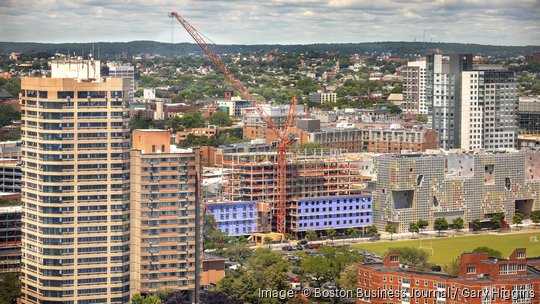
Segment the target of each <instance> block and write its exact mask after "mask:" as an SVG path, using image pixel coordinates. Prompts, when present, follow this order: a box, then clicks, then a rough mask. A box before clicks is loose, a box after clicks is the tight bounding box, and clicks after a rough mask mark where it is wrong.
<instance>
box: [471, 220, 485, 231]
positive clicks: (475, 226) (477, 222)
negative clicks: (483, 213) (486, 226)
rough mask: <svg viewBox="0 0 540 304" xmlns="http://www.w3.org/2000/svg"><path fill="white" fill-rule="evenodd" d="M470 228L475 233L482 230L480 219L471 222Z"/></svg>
mask: <svg viewBox="0 0 540 304" xmlns="http://www.w3.org/2000/svg"><path fill="white" fill-rule="evenodd" d="M470 227H471V229H472V230H473V231H478V230H480V229H481V228H482V224H481V223H480V220H479V219H474V220H472V221H471V223H470Z"/></svg>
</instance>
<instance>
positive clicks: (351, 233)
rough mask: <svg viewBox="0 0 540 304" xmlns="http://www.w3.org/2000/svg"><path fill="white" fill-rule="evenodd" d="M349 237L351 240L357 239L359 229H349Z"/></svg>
mask: <svg viewBox="0 0 540 304" xmlns="http://www.w3.org/2000/svg"><path fill="white" fill-rule="evenodd" d="M347 235H348V236H349V237H351V238H353V239H354V238H357V237H358V229H357V228H347Z"/></svg>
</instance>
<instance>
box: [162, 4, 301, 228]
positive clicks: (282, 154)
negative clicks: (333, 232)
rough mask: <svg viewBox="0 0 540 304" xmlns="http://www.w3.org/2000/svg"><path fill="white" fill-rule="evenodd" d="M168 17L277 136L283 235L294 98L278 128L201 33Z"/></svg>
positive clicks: (175, 15) (279, 218) (279, 224)
mask: <svg viewBox="0 0 540 304" xmlns="http://www.w3.org/2000/svg"><path fill="white" fill-rule="evenodd" d="M169 17H170V18H176V20H178V22H180V24H182V26H183V27H184V28H185V29H186V31H187V32H188V33H189V34H190V35H191V37H193V39H194V40H195V42H197V44H198V45H199V46H200V47H201V49H202V50H203V51H204V52H205V53H206V55H207V56H208V58H210V60H212V62H213V63H214V65H215V66H216V67H217V68H218V69H219V70H220V71H221V72H222V73H223V74H224V75H225V77H226V78H227V79H228V80H229V81H230V82H231V84H232V85H233V86H234V87H235V88H236V90H237V91H238V93H239V94H240V96H241V97H242V98H244V99H245V100H247V101H248V102H249V104H250V105H251V106H252V107H253V108H254V109H255V111H257V113H258V114H259V116H260V117H261V118H262V119H263V120H264V122H265V123H266V126H267V129H270V130H272V131H273V132H274V133H275V134H276V136H277V138H278V145H277V160H278V164H277V165H278V168H277V173H278V178H277V179H278V185H277V193H278V195H277V196H278V198H277V204H276V205H277V206H274V210H275V212H276V219H277V223H276V228H277V229H276V230H277V232H278V233H280V234H282V235H283V236H284V235H285V233H286V226H285V219H286V217H287V148H288V147H289V146H290V145H291V144H292V143H294V142H295V139H292V138H289V131H290V129H291V127H292V125H293V121H294V110H295V108H296V98H295V97H293V98H292V99H291V103H290V105H289V112H288V115H287V119H286V122H285V126H284V128H283V129H281V130H280V129H279V128H278V127H277V125H276V123H275V122H274V120H273V119H272V118H271V117H270V116H268V114H266V112H265V111H264V110H263V109H262V107H261V106H260V105H259V104H258V103H256V102H255V101H254V100H253V99H252V98H251V95H250V94H249V90H248V89H247V88H246V87H245V86H244V84H243V83H242V82H240V81H239V80H238V79H236V77H234V75H233V74H232V73H231V71H230V70H229V68H228V67H227V65H226V64H225V63H223V61H222V60H221V58H219V56H218V55H216V53H214V52H213V51H212V49H210V47H209V46H208V43H207V42H206V40H205V39H204V38H203V35H202V34H201V33H200V32H199V31H198V30H197V29H196V28H194V27H193V26H191V24H189V23H188V22H187V21H186V20H185V19H184V18H183V17H182V16H180V15H179V14H178V13H177V12H171V13H169Z"/></svg>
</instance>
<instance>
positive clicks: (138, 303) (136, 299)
mask: <svg viewBox="0 0 540 304" xmlns="http://www.w3.org/2000/svg"><path fill="white" fill-rule="evenodd" d="M143 301H144V296H142V295H140V294H136V295H133V296H132V297H131V304H143Z"/></svg>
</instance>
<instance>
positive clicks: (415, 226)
mask: <svg viewBox="0 0 540 304" xmlns="http://www.w3.org/2000/svg"><path fill="white" fill-rule="evenodd" d="M419 231H420V228H418V223H415V222H410V223H409V232H410V233H412V234H413V236H414V233H415V232H416V233H418V232H419Z"/></svg>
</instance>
